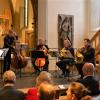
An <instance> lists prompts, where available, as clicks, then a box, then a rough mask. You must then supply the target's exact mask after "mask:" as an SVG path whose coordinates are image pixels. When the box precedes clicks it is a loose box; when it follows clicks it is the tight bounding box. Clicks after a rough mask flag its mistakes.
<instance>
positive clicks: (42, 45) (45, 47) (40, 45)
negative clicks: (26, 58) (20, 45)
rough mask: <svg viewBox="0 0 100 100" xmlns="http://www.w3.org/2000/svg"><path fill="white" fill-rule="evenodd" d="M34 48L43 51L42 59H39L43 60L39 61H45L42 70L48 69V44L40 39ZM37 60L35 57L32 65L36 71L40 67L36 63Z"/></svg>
mask: <svg viewBox="0 0 100 100" xmlns="http://www.w3.org/2000/svg"><path fill="white" fill-rule="evenodd" d="M36 50H37V51H43V52H44V59H41V60H45V61H41V63H42V62H44V63H45V64H44V65H43V66H42V67H43V71H48V65H49V59H48V50H49V48H48V45H46V41H44V40H42V39H40V40H39V43H38V45H37V47H36ZM37 60H38V58H36V59H35V60H33V66H34V69H35V71H36V73H38V72H40V68H39V66H38V64H36V63H37V62H36V61H37Z"/></svg>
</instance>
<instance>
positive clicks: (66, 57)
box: [56, 39, 74, 77]
mask: <svg viewBox="0 0 100 100" xmlns="http://www.w3.org/2000/svg"><path fill="white" fill-rule="evenodd" d="M73 62H74V49H73V48H72V46H71V43H70V41H69V40H68V39H65V40H64V48H63V49H62V50H61V51H60V61H58V62H57V63H56V65H57V66H58V67H59V68H60V69H61V70H62V75H63V76H64V77H66V76H68V75H69V69H67V68H66V65H69V64H72V63H73Z"/></svg>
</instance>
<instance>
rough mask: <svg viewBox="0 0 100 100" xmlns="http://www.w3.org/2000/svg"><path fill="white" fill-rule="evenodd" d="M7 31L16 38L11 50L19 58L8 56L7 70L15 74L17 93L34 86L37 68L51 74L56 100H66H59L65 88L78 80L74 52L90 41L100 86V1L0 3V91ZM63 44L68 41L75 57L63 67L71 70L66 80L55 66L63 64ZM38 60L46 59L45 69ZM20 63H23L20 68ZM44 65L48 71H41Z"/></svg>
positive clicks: (3, 0)
mask: <svg viewBox="0 0 100 100" xmlns="http://www.w3.org/2000/svg"><path fill="white" fill-rule="evenodd" d="M9 30H12V32H13V33H14V34H16V35H17V39H16V43H15V44H14V45H13V46H12V47H13V48H14V50H15V51H16V53H17V55H18V56H16V54H15V55H14V54H13V53H11V65H10V70H12V71H14V72H15V74H16V77H17V79H16V84H15V87H16V88H17V89H18V90H20V91H23V92H26V91H28V89H29V88H32V87H34V86H35V81H36V77H37V76H38V75H39V74H36V73H35V70H36V69H35V67H34V64H38V65H37V66H39V67H38V68H39V69H40V72H42V70H45V71H47V72H50V73H51V74H52V78H53V81H54V84H55V85H56V86H58V85H59V86H58V87H56V89H57V91H59V97H57V100H58V99H59V100H66V99H63V98H61V97H62V95H63V94H64V96H65V95H66V94H65V93H64V92H65V90H66V87H67V88H68V85H69V84H70V83H72V82H73V81H76V80H77V79H78V78H80V75H79V72H78V71H77V68H76V66H75V61H77V58H76V52H77V51H78V50H79V48H82V47H83V41H84V39H89V40H90V42H91V45H92V48H94V50H95V54H94V59H95V64H94V65H95V72H94V77H95V79H96V80H97V81H98V82H99V84H100V0H0V88H1V87H2V86H3V79H2V78H3V67H4V65H3V63H4V61H3V59H4V57H5V56H3V57H2V50H5V49H3V48H4V39H5V37H6V36H7V34H8V32H10V31H9ZM64 40H69V42H70V45H71V47H73V48H74V54H75V56H74V63H73V62H72V64H68V66H67V65H66V66H67V67H68V69H69V70H70V73H69V75H68V76H67V75H65V76H61V75H60V74H61V72H62V71H63V69H60V67H58V66H57V62H58V61H60V60H62V59H59V56H62V55H63V56H64V54H65V55H66V52H67V51H65V52H64V54H63V53H62V52H63V51H64V50H62V48H63V44H64V43H63V42H64ZM41 41H42V42H44V43H45V44H44V45H45V50H46V54H45V51H42V52H43V53H44V55H43V57H41V55H42V52H41V50H40V48H41V47H40V48H39V49H37V48H38V45H39V43H40V42H41ZM43 47H44V46H43ZM42 49H43V50H44V48H42ZM60 51H61V52H60ZM4 52H5V51H4ZM61 53H62V54H61ZM34 54H35V55H34ZM69 55H70V54H69ZM19 56H20V57H19ZM37 56H38V57H37ZM44 56H45V57H44ZM71 56H72V54H71ZM79 56H80V55H79ZM14 57H15V58H14ZM38 58H40V59H42V58H45V60H46V62H45V65H44V59H42V60H43V61H40V59H38ZM19 59H21V60H22V61H21V64H20V61H19ZM34 59H35V60H34ZM37 59H38V60H39V61H36V60H37ZM83 59H85V56H84V57H83V56H82V59H79V61H77V62H78V63H80V61H81V60H82V61H83ZM18 61H19V62H18ZM87 62H88V61H86V63H87ZM22 63H23V64H22ZM33 63H34V64H33ZM89 63H90V62H89ZM41 64H43V65H41ZM20 65H22V66H21V67H20ZM46 65H47V66H48V69H46V68H45V67H44V68H42V67H43V66H46ZM41 66H42V67H41ZM66 76H67V77H66ZM64 86H65V87H64ZM99 89H100V86H99ZM60 92H61V93H60ZM57 93H58V92H57ZM97 98H98V99H97ZM97 98H96V99H93V100H100V95H99V96H98V97H97ZM27 100H28V99H27ZM29 100H31V99H29ZM33 100H34V99H33ZM48 100H49V99H48ZM68 100H74V99H68ZM75 100H77V99H75ZM86 100H87V99H86ZM88 100H90V99H88ZM91 100H92V99H91Z"/></svg>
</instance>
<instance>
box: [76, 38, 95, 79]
mask: <svg viewBox="0 0 100 100" xmlns="http://www.w3.org/2000/svg"><path fill="white" fill-rule="evenodd" d="M83 44H84V46H83V47H82V48H80V49H79V50H78V52H80V53H81V54H82V55H83V61H82V62H81V63H78V62H76V64H75V65H76V68H77V70H78V72H79V74H80V75H81V77H80V78H83V72H82V67H83V65H84V64H85V63H86V62H89V63H92V64H93V65H94V66H95V49H94V48H93V47H92V46H91V41H90V40H89V39H88V38H85V39H84V41H83Z"/></svg>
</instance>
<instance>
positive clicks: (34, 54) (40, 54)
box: [31, 50, 45, 59]
mask: <svg viewBox="0 0 100 100" xmlns="http://www.w3.org/2000/svg"><path fill="white" fill-rule="evenodd" d="M31 57H32V58H35V59H36V58H44V57H45V55H44V52H43V51H37V50H33V51H31Z"/></svg>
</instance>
